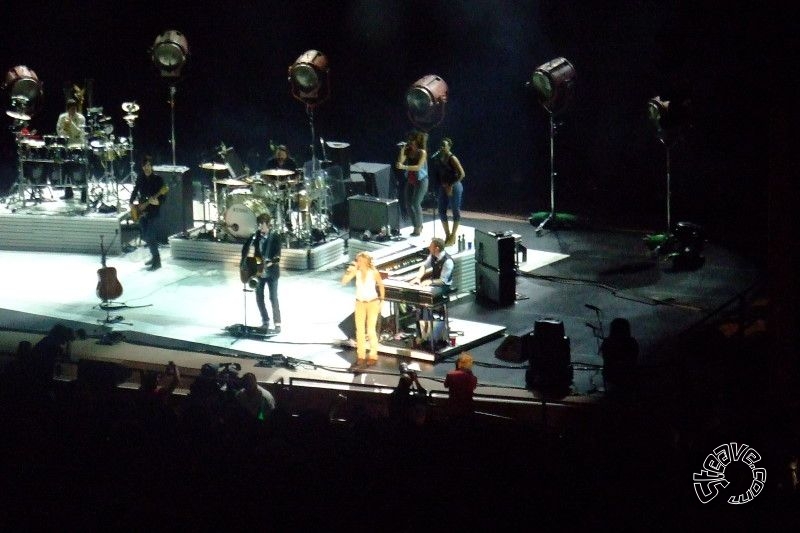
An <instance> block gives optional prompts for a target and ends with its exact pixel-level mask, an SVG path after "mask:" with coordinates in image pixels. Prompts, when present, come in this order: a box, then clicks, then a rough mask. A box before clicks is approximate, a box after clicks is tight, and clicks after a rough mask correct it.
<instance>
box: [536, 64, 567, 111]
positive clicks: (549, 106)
mask: <svg viewBox="0 0 800 533" xmlns="http://www.w3.org/2000/svg"><path fill="white" fill-rule="evenodd" d="M575 78H576V73H575V68H574V67H573V66H572V64H571V63H570V62H569V61H567V60H566V59H564V58H563V57H557V58H555V59H551V60H550V61H548V62H547V63H544V64H543V65H540V66H539V67H537V68H536V70H534V71H533V75H532V76H531V81H530V83H529V85H530V86H531V87H533V89H534V91H536V95H537V97H538V99H539V103H540V104H542V106H543V107H544V108H545V109H546V110H547V112H548V113H552V114H555V113H559V112H561V111H563V110H564V109H565V108H566V107H567V104H568V103H569V101H570V99H571V98H572V93H573V92H574V89H575Z"/></svg>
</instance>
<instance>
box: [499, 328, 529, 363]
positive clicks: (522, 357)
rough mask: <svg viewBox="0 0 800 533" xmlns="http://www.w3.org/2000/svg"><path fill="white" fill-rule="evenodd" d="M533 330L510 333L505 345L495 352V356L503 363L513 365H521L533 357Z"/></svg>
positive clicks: (504, 342) (504, 341)
mask: <svg viewBox="0 0 800 533" xmlns="http://www.w3.org/2000/svg"><path fill="white" fill-rule="evenodd" d="M533 331H534V330H532V329H528V330H524V331H519V332H517V333H510V334H509V335H508V336H507V337H506V338H505V339H504V340H503V343H502V344H501V345H500V346H498V347H497V349H496V350H495V351H494V356H495V357H497V358H498V359H500V360H501V361H508V362H511V363H521V362H522V361H527V360H528V359H530V357H531V346H532V344H533Z"/></svg>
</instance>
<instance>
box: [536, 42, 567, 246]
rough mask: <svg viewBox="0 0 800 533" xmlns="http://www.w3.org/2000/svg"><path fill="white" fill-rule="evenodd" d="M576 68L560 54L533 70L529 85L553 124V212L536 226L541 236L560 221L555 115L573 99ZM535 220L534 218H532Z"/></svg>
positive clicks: (551, 205) (551, 194)
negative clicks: (557, 212) (557, 194)
mask: <svg viewBox="0 0 800 533" xmlns="http://www.w3.org/2000/svg"><path fill="white" fill-rule="evenodd" d="M575 78H576V73H575V68H574V67H573V66H572V64H571V63H570V62H569V61H567V60H566V59H565V58H563V57H557V58H555V59H552V60H550V61H548V62H547V63H544V64H543V65H541V66H539V67H537V68H536V70H534V72H533V75H532V76H531V81H530V82H528V85H529V86H531V87H533V89H534V90H535V91H536V94H537V97H538V99H539V103H540V104H541V105H542V107H544V109H545V111H547V114H548V116H549V123H550V213H548V215H547V216H546V217H545V218H544V219H543V220H542V221H541V222H540V223H539V225H538V226H537V227H536V236H537V237H541V236H542V233H543V231H544V229H545V227H546V226H548V225H553V224H555V223H556V221H557V218H558V217H557V215H556V196H555V180H556V170H555V133H556V122H555V115H556V114H558V113H560V112H562V111H563V110H564V109H565V108H566V107H567V104H568V103H569V101H570V100H571V98H572V93H573V91H574V86H575ZM530 222H531V224H533V223H534V217H533V216H532V217H531V219H530Z"/></svg>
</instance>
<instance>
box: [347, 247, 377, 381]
mask: <svg viewBox="0 0 800 533" xmlns="http://www.w3.org/2000/svg"><path fill="white" fill-rule="evenodd" d="M353 278H355V280H356V310H355V322H356V362H355V363H354V366H358V365H363V364H365V363H366V364H367V365H369V366H372V365H374V364H376V363H377V362H378V331H377V325H378V315H380V312H381V304H382V303H383V299H384V298H385V288H384V286H383V278H381V274H380V272H378V269H376V268H375V266H374V265H373V264H372V256H371V255H370V254H369V253H368V252H359V253H358V255H356V260H355V262H354V263H352V264H351V265H350V266H349V267H347V270H346V271H345V273H344V275H343V276H342V284H343V285H344V284H347V283H350V280H352V279H353ZM367 341H369V358H367Z"/></svg>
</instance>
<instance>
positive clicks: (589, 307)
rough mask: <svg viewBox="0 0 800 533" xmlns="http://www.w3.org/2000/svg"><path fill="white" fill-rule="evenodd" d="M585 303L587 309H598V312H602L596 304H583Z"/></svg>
mask: <svg viewBox="0 0 800 533" xmlns="http://www.w3.org/2000/svg"><path fill="white" fill-rule="evenodd" d="M583 305H584V306H585V307H586V309H591V310H592V311H597V312H598V313H599V312H600V309H599V308H598V307H597V306H594V305H592V304H583Z"/></svg>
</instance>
